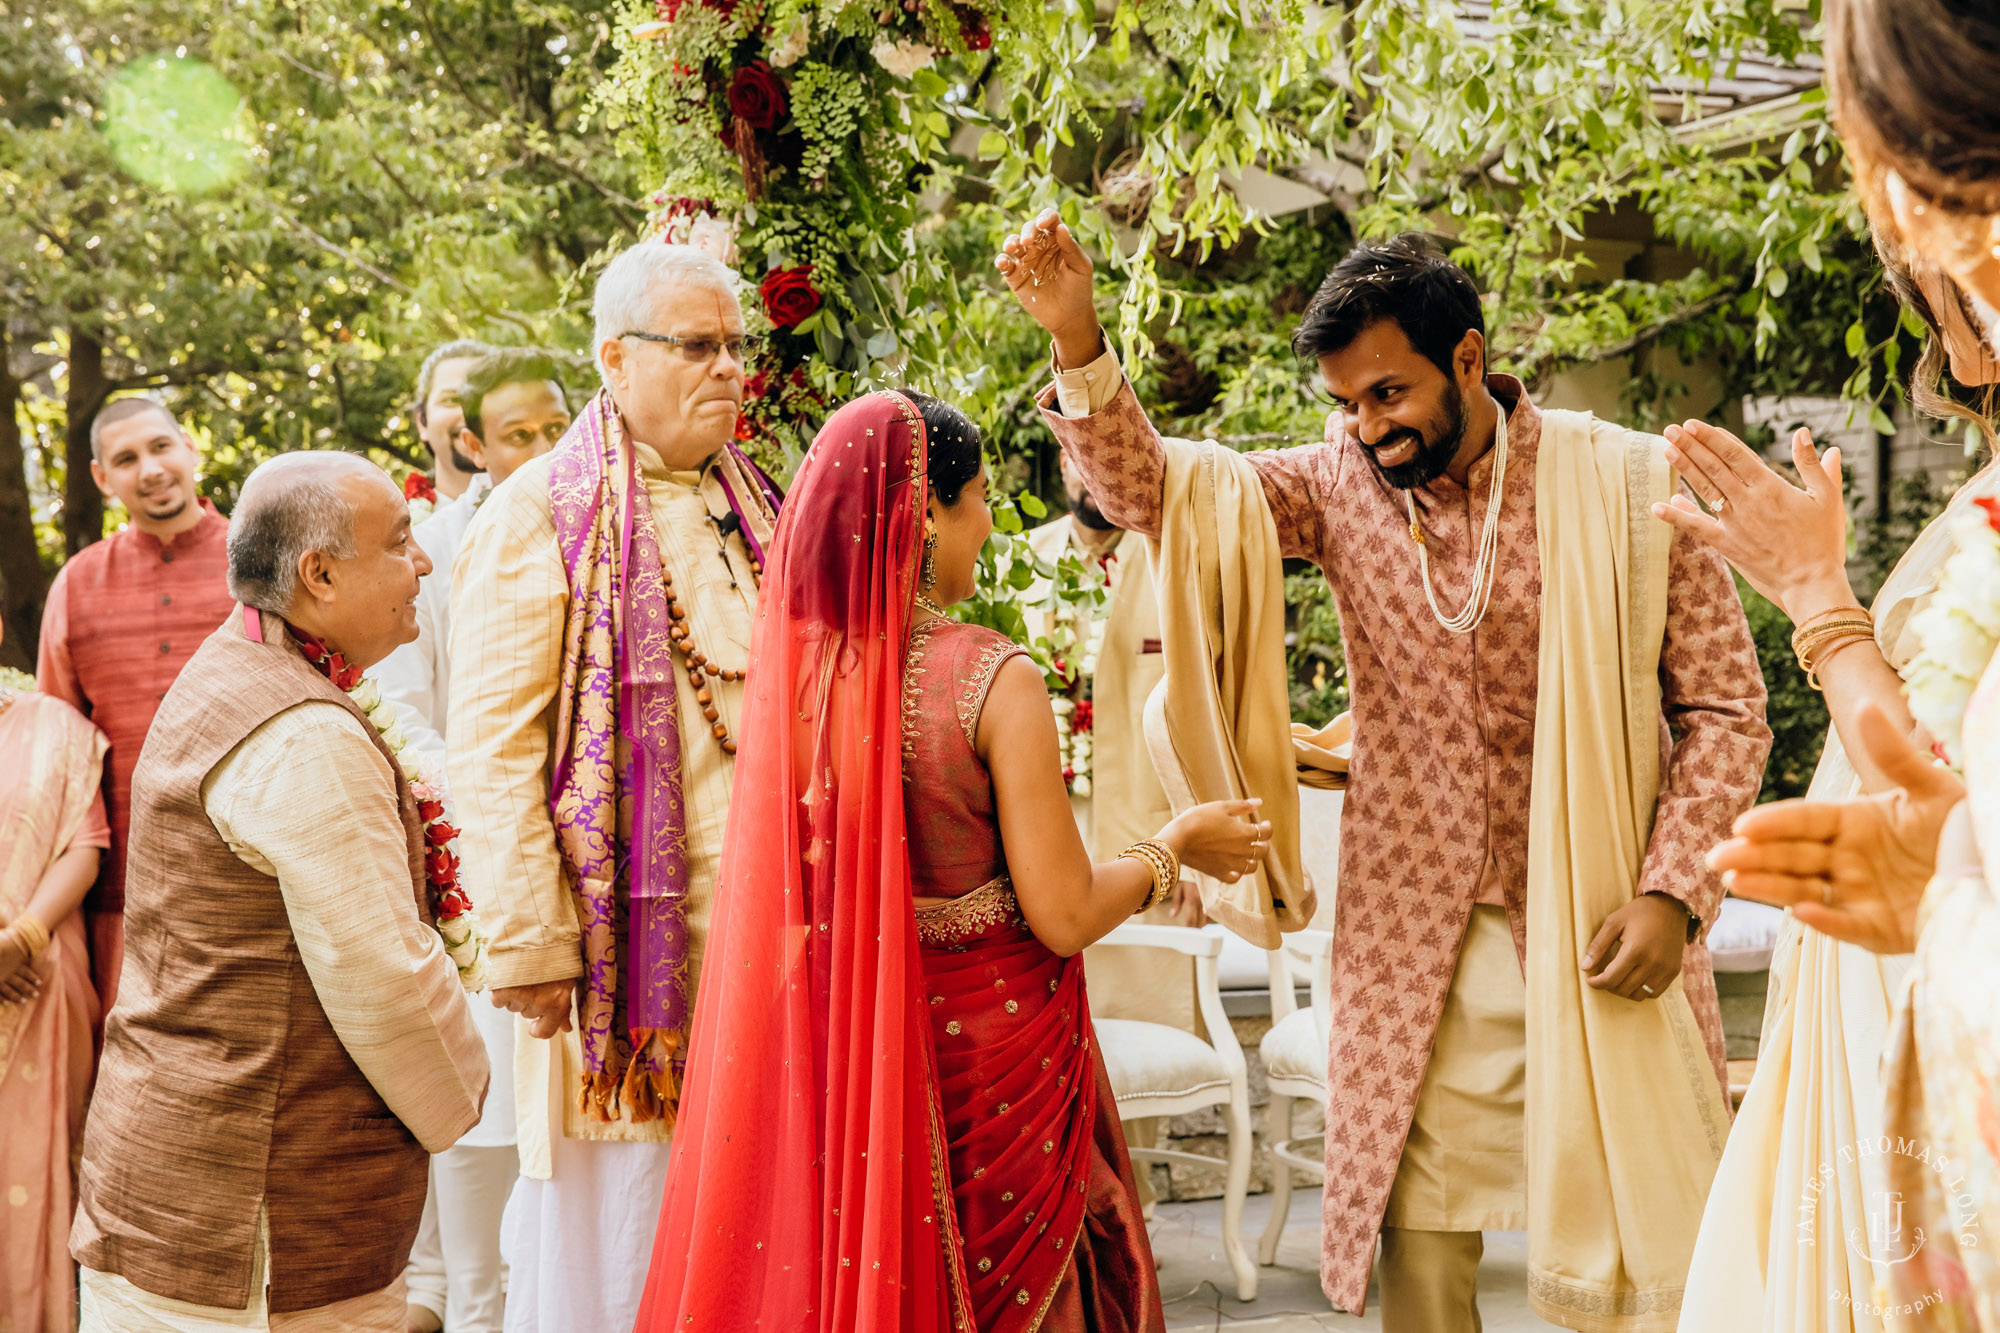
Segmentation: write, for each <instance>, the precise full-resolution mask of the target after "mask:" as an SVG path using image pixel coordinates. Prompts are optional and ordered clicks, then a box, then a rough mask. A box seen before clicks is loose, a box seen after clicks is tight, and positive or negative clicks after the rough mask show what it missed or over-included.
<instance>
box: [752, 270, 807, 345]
mask: <svg viewBox="0 0 2000 1333" xmlns="http://www.w3.org/2000/svg"><path fill="white" fill-rule="evenodd" d="M812 271H813V266H812V265H811V264H800V265H798V266H797V267H795V268H774V269H772V270H771V271H770V272H769V273H766V274H765V275H764V281H762V282H760V283H758V284H757V295H758V296H760V297H762V298H763V301H764V313H765V314H767V315H769V316H770V317H771V322H772V323H773V324H775V325H777V326H778V327H779V328H781V329H795V328H797V327H798V326H799V325H801V324H803V323H805V321H806V319H807V317H808V316H810V315H812V314H813V312H815V311H817V310H818V309H819V305H820V296H819V289H818V288H816V287H814V286H813V282H812Z"/></svg>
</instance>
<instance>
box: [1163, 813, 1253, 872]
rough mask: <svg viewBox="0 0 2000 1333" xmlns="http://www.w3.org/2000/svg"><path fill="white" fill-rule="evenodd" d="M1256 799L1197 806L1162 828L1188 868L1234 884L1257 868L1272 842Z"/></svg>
mask: <svg viewBox="0 0 2000 1333" xmlns="http://www.w3.org/2000/svg"><path fill="white" fill-rule="evenodd" d="M1263 808H1264V803H1263V802H1262V801H1259V800H1249V801H1210V802H1209V803H1208V804H1206V805H1197V806H1195V807H1194V808H1193V809H1191V810H1189V811H1188V812H1187V813H1186V814H1184V815H1181V816H1180V817H1179V818H1178V819H1176V820H1174V822H1173V823H1171V824H1169V825H1167V826H1166V828H1164V829H1163V830H1161V832H1160V838H1161V840H1162V841H1164V842H1165V843H1166V844H1167V845H1168V846H1169V847H1172V848H1173V849H1174V852H1175V854H1176V855H1178V856H1179V857H1180V858H1181V864H1182V865H1183V866H1185V867H1187V868H1188V869H1189V870H1195V871H1199V872H1200V873H1202V874H1204V875H1208V876H1211V877H1213V878H1215V879H1219V880H1221V881H1222V882H1223V883H1225V884H1234V883H1235V882H1236V881H1237V880H1239V879H1242V878H1243V877H1244V876H1245V875H1247V874H1249V873H1251V872H1252V871H1254V870H1255V869H1256V868H1257V864H1258V862H1260V861H1262V860H1263V859H1264V852H1265V850H1266V849H1267V848H1269V847H1270V845H1271V824H1270V821H1269V820H1266V819H1260V818H1258V815H1259V814H1260V812H1261V811H1262V810H1263Z"/></svg>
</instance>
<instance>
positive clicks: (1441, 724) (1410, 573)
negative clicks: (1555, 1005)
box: [998, 217, 1770, 1333]
mask: <svg viewBox="0 0 2000 1333" xmlns="http://www.w3.org/2000/svg"><path fill="white" fill-rule="evenodd" d="M998 266H999V268H1000V269H1001V271H1002V272H1003V273H1004V274H1005V275H1006V277H1007V278H1008V281H1009V283H1010V285H1011V286H1012V287H1013V288H1014V291H1015V294H1016V296H1017V297H1018V298H1019V299H1020V301H1021V303H1022V305H1023V307H1024V308H1026V309H1027V310H1028V312H1029V313H1030V314H1032V315H1033V316H1034V317H1035V318H1036V320H1037V321H1038V322H1040V323H1041V324H1042V325H1043V326H1044V327H1045V328H1046V329H1048V330H1049V332H1050V333H1051V334H1052V335H1053V338H1054V344H1055V346H1054V351H1055V368H1056V384H1055V385H1054V386H1053V387H1052V389H1051V390H1049V391H1048V392H1046V393H1045V394H1044V395H1043V400H1042V401H1043V405H1044V409H1045V411H1044V416H1045V419H1046V420H1047V421H1048V423H1049V425H1050V428H1051V429H1052V430H1053V431H1054V432H1055V434H1056V436H1057V438H1058V439H1059V440H1060V441H1061V443H1062V446H1063V449H1064V451H1065V453H1066V454H1067V455H1068V456H1069V457H1071V458H1072V459H1074V460H1075V461H1076V463H1077V465H1078V466H1079V467H1080V468H1081V470H1082V471H1083V474H1084V476H1085V478H1086V480H1087V482H1088V484H1089V487H1090V491H1091V494H1092V495H1093V496H1094V497H1095V498H1096V500H1097V502H1098V504H1099V506H1100V507H1101V508H1102V509H1103V511H1104V513H1105V514H1106V516H1107V517H1109V518H1110V519H1111V520H1112V521H1113V522H1114V523H1116V524H1118V525H1119V526H1120V527H1124V528H1129V529H1133V530H1135V531H1139V532H1143V533H1147V534H1149V535H1157V534H1158V532H1159V529H1160V524H1161V521H1162V488H1163V485H1164V477H1165V467H1166V453H1165V448H1164V446H1163V444H1162V441H1161V438H1160V436H1159V434H1158V432H1156V431H1155V429H1154V428H1153V425H1152V423H1151V422H1150V421H1148V420H1147V418H1146V414H1145V413H1144V411H1143V410H1142V409H1141V408H1140V406H1139V403H1138V400H1137V398H1136V397H1134V395H1133V393H1132V390H1131V387H1130V386H1129V384H1127V383H1126V381H1125V376H1124V373H1123V371H1122V369H1121V367H1120V366H1119V364H1118V361H1117V359H1116V358H1115V357H1114V356H1113V355H1112V354H1111V353H1110V352H1109V351H1108V350H1107V344H1106V342H1105V339H1104V336H1103V332H1102V329H1101V328H1100V327H1099V324H1098V319H1097V314H1096V311H1095V309H1094V307H1093V305H1092V296H1091V265H1090V261H1089V260H1088V258H1086V257H1085V256H1084V254H1083V252H1082V251H1081V249H1079V248H1078V247H1077V245H1076V243H1075V241H1074V239H1073V238H1071V237H1070V236H1069V234H1068V231H1067V229H1066V228H1064V227H1063V226H1062V225H1061V224H1060V223H1059V222H1057V221H1056V220H1054V218H1053V217H1044V218H1043V219H1040V220H1038V221H1037V222H1035V223H1032V224H1030V226H1029V228H1028V229H1026V231H1025V232H1024V235H1023V236H1021V237H1016V238H1011V239H1010V240H1009V241H1008V242H1007V245H1006V249H1005V252H1004V253H1003V254H1002V255H1001V256H1000V258H999V260H998ZM1296 345H1297V347H1298V350H1299V351H1300V353H1301V355H1302V356H1304V357H1306V358H1307V359H1309V360H1314V361H1316V362H1317V363H1318V368H1319V370H1320V372H1321V374H1322V375H1323V376H1324V377H1325V380H1326V384H1327V387H1328V389H1329V390H1330V391H1331V392H1332V394H1333V395H1334V397H1335V398H1336V399H1337V400H1339V402H1340V404H1341V409H1342V410H1341V411H1339V412H1336V413H1335V414H1334V416H1333V417H1332V418H1331V419H1330V420H1329V422H1328V432H1327V440H1326V442H1325V443H1323V444H1314V445H1306V446H1303V447H1299V448H1293V449H1277V450H1269V451H1263V452H1257V453H1252V454H1249V455H1247V457H1248V459H1249V461H1250V462H1251V464H1252V465H1253V466H1254V467H1255V469H1256V471H1257V473H1258V475H1259V477H1260V478H1261V480H1262V484H1263V491H1264V497H1265V500H1266V501H1267V503H1268V505H1269V508H1270V512H1271V515H1272V517H1273V519H1274V520H1275V522H1276V526H1277V532H1278V536H1279V540H1280V544H1281V547H1282V551H1283V554H1284V555H1285V556H1286V557H1288V558H1302V559H1307V560H1311V561H1313V562H1314V563H1315V564H1317V565H1318V566H1319V567H1320V568H1321V569H1322V570H1323V571H1324V573H1325V574H1326V577H1327V580H1328V582H1329V583H1330V584H1331V586H1332V589H1333V592H1334V595H1335V598H1336V600H1337V602H1338V605H1339V608H1340V613H1341V629H1342V633H1343V637H1344V638H1345V641H1346V645H1347V662H1348V668H1349V673H1350V679H1351V681H1352V687H1353V700H1354V735H1355V745H1354V758H1353V771H1352V781H1351V785H1350V787H1349V789H1348V793H1347V799H1346V804H1345V814H1344V817H1343V821H1342V842H1341V866H1340V876H1339V882H1338V888H1337V895H1338V898H1337V904H1336V911H1335V922H1336V924H1335V927H1334V930H1335V945H1334V998H1333V1013H1332V1020H1333V1022H1332V1034H1331V1045H1332V1049H1331V1051H1330V1052H1329V1070H1328V1087H1327V1091H1328V1096H1329V1106H1328V1117H1327V1162H1328V1165H1327V1177H1326V1181H1327V1183H1326V1198H1325V1228H1324V1233H1323V1235H1324V1240H1323V1246H1324V1253H1323V1257H1322V1263H1321V1277H1322V1281H1323V1283H1324V1285H1325V1288H1326V1291H1327V1295H1328V1296H1329V1297H1330V1298H1331V1299H1332V1300H1333V1302H1334V1303H1335V1304H1336V1305H1339V1306H1341V1307H1342V1308H1344V1309H1347V1310H1350V1311H1355V1312H1359V1311H1360V1310H1361V1308H1362V1305H1363V1301H1364V1298H1365V1295H1366V1292H1367V1287H1368V1278H1369V1271H1370V1267H1371V1263H1372V1262H1373V1260H1374V1256H1375V1246H1376V1241H1377V1238H1378V1236H1379V1237H1380V1240H1381V1247H1382V1248H1381V1264H1380V1268H1379V1270H1378V1271H1379V1280H1380V1294H1381V1301H1382V1317H1383V1328H1384V1329H1385V1330H1388V1331H1389V1333H1419V1331H1420V1333H1470V1331H1471V1330H1475V1329H1477V1328H1478V1326H1479V1324H1478V1313H1477V1305H1476V1299H1475V1285H1476V1273H1477V1269H1478V1262H1479V1256H1480V1253H1481V1239H1480V1233H1481V1232H1482V1231H1486V1230H1514V1229H1519V1228H1521V1227H1523V1226H1526V1225H1528V1222H1527V1195H1526V1189H1525V1184H1524V1181H1525V1174H1524V1164H1523V1158H1524V1153H1523V1101H1524V1088H1525V1084H1526V1078H1527V1065H1526V1058H1525V1035H1524V1034H1525V1031H1526V1018H1527V1007H1526V992H1525V986H1524V981H1523V976H1522V972H1523V968H1524V964H1525V961H1526V944H1527V923H1526V908H1527V887H1528V881H1529V874H1528V870H1529V867H1528V850H1529V836H1528V832H1529V810H1530V775H1531V771H1532V763H1533V757H1534V751H1535V718H1536V705H1537V692H1538V663H1539V659H1540V654H1541V645H1540V630H1541V623H1542V614H1543V607H1542V581H1543V571H1542V566H1541V557H1540V553H1539V550H1538V547H1537V523H1536V511H1537V501H1536V475H1537V468H1536V462H1535V460H1536V457H1537V451H1538V449H1539V448H1540V447H1541V446H1542V444H1543V439H1544V433H1543V428H1542V427H1543V419H1542V413H1541V412H1540V410H1539V409H1538V408H1537V407H1536V406H1535V404H1534V403H1533V402H1532V401H1530V399H1529V397H1528V394H1527V391H1526V389H1525V387H1524V386H1523V385H1522V384H1521V382H1520V381H1519V380H1517V379H1515V378H1514V377H1512V376H1508V375H1488V374H1487V373H1486V365H1485V337H1484V323H1483V318H1482V315H1481V312H1480V304H1479V297H1478V292H1477V290H1476V289H1475V288H1474V287H1473V285H1472V282H1471V280H1470V279H1469V278H1468V277H1467V276H1466V275H1465V274H1464V273H1463V272H1462V271H1460V270H1459V269H1458V268H1457V267H1456V266H1455V265H1452V264H1451V263H1450V262H1449V261H1448V260H1447V259H1445V258H1444V257H1443V256H1442V255H1440V254H1438V253H1437V252H1436V251H1435V249H1434V248H1432V247H1430V246H1429V245H1428V244H1427V243H1425V242H1423V241H1421V240H1419V239H1418V238H1414V237H1399V238H1397V239H1396V240H1393V241H1390V242H1388V243H1386V244H1384V245H1380V246H1363V247H1357V249H1356V250H1355V252H1354V253H1352V254H1350V255H1349V256H1348V257H1347V259H1345V260H1343V261H1342V262H1341V264H1340V265H1339V266H1338V267H1336V268H1335V269H1334V271H1333V273H1332V274H1330V275H1329V277H1328V279H1327V282H1326V284H1325V285H1324V286H1323V287H1322V288H1321V290H1320V293H1319V295H1318V296H1316V297H1315V299H1314V302H1313V305H1312V306H1311V307H1310V308H1309V309H1308V311H1307V313H1306V315H1305V317H1304V322H1303V326H1302V327H1301V329H1300V331H1299V335H1298V338H1297V339H1296ZM1058 408H1059V410H1054V409H1058ZM1634 438H1635V439H1636V438H1639V437H1634ZM1510 453H1511V455H1512V457H1511V461H1503V460H1506V459H1507V457H1508V455H1509V454H1510ZM1503 467H1504V473H1502V471H1501V469H1502V468H1503ZM1496 475H1502V476H1504V480H1501V481H1499V482H1498V483H1497V486H1498V491H1499V495H1498V503H1497V504H1491V503H1489V502H1491V501H1492V500H1493V499H1494V495H1495V489H1496V480H1495V478H1496ZM1418 529H1420V530H1421V538H1420V539H1419V538H1417V537H1416V536H1415V535H1414V534H1415V532H1416V530H1418ZM1482 550H1484V552H1485V554H1484V555H1483V556H1482ZM1667 559H1668V569H1667V592H1666V623H1665V636H1664V641H1663V644H1662V647H1661V649H1660V656H1659V682H1660V699H1661V707H1660V712H1661V721H1660V726H1659V731H1660V744H1661V764H1660V774H1661V781H1660V783H1659V791H1658V797H1657V805H1656V809H1655V810H1654V812H1653V819H1652V827H1651V838H1650V842H1649V843H1648V844H1647V849H1646V855H1645V858H1644V864H1643V867H1642V868H1641V869H1640V871H1639V875H1638V881H1637V891H1636V892H1635V894H1634V895H1633V896H1632V898H1631V900H1630V901H1629V902H1627V903H1625V905H1624V906H1622V907H1620V908H1618V909H1617V910H1615V911H1612V912H1611V913H1610V914H1609V915H1608V916H1607V917H1605V919H1604V920H1603V922H1602V924H1601V925H1600V926H1598V927H1597V931H1596V935H1595V937H1594V938H1592V939H1591V941H1590V943H1589V945H1588V949H1587V951H1586V953H1585V955H1584V957H1583V958H1582V959H1581V963H1582V970H1583V972H1584V974H1585V976H1586V978H1587V981H1588V984H1589V986H1590V987H1592V988H1595V989H1597V990H1599V991H1602V992H1608V993H1610V994H1612V995H1616V996H1620V997H1622V998H1623V999H1624V1000H1627V1001H1631V1002H1633V1003H1635V1004H1647V1003H1651V1002H1654V1001H1657V1000H1659V999H1661V997H1663V996H1666V995H1668V993H1669V989H1670V987H1672V986H1673V983H1674V982H1675V981H1676V980H1678V981H1679V982H1680V992H1681V993H1684V994H1685V997H1686V1003H1687V1005H1688V1007H1689V1008H1690V1009H1691V1010H1692V1013H1693V1018H1694V1020H1695V1022H1696V1024H1698V1026H1699V1029H1700V1036H1701V1037H1702V1038H1703V1039H1704V1040H1703V1043H1702V1044H1704V1045H1705V1046H1706V1047H1707V1053H1708V1056H1709V1059H1710V1060H1711V1061H1712V1062H1713V1064H1714V1066H1715V1071H1714V1072H1715V1077H1716V1079H1717V1080H1718V1082H1722V1083H1724V1085H1725V1086H1726V1079H1725V1076H1724V1072H1723V1048H1722V1028H1721V1016H1720V1011H1719V1006H1718V1003H1717V1000H1716V995H1715V986H1714V981H1713V977H1712V974H1711V971H1710V966H1709V961H1708V953H1707V949H1706V948H1705V946H1704V945H1703V944H1702V943H1701V929H1702V926H1703V924H1704V923H1705V922H1708V921H1710V920H1712V919H1713V918H1714V916H1715V913H1716V910H1717V906H1718V904H1719V902H1720V900H1721V897H1722V889H1721V885H1720V883H1719V882H1718V881H1717V879H1716V877H1715V876H1714V875H1713V874H1712V873H1711V872H1710V871H1709V870H1708V869H1707V867H1706V865H1705V863H1704V861H1703V854H1704V853H1705V852H1706V851H1707V849H1708V848H1710V847H1712V846H1714V845H1715V844H1716V843H1717V842H1718V841H1720V840H1721V839H1722V838H1724V837H1726V836H1727V835H1728V832H1729V829H1730V827H1731V825H1732V823H1733V822H1734V821H1735V819H1736V817H1737V816H1738V815H1739V814H1741V813H1742V812H1743V811H1744V810H1745V809H1747V808H1748V807H1749V805H1750V803H1751V802H1752V801H1753V800H1754V799H1755V797H1756V794H1757V790H1758V787H1759V784H1760V780H1761V775H1762V772H1763V765H1764V759H1765V757H1766V754H1767V753H1768V751H1769V747H1770V731H1769V729H1768V728H1767V727H1766V725H1765V722H1764V683H1763V678H1762V675H1761V673H1760V671H1759V668H1758V663H1757V657H1756V651H1755V647H1754V644H1753V643H1752V640H1751V637H1750V631H1749V626H1748V624H1747V622H1746V620H1745V618H1744V615H1743V609H1742V605H1741V603H1740V602H1739V601H1738V599H1737V596H1736V592H1735V589H1734V586H1733V584H1732V582H1731V580H1730V577H1729V572H1728V568H1727V566H1726V565H1725V564H1724V563H1723V562H1722V560H1721V559H1719V558H1718V557H1717V556H1716V555H1715V554H1714V552H1713V551H1712V550H1710V549H1707V548H1705V547H1703V546H1702V545H1701V544H1700V543H1698V542H1693V541H1683V540H1681V539H1680V536H1679V534H1676V535H1675V537H1674V540H1673V542H1672V545H1671V547H1670V548H1669V552H1668V557H1667ZM1448 622H1449V623H1448ZM1615 647H1616V645H1613V648H1614V649H1615ZM1671 1054H1673V1053H1672V1052H1668V1051H1664V1050H1663V1051H1661V1052H1659V1053H1658V1055H1659V1058H1660V1059H1662V1060H1665V1059H1667V1058H1669V1056H1670V1055H1671ZM1676 1067H1678V1066H1676ZM1709 1091H1710V1093H1711V1094H1714V1093H1715V1092H1716V1089H1713V1088H1711V1089H1710V1090H1709ZM1606 1132H1607V1133H1611V1134H1615V1133H1616V1132H1618V1127H1617V1126H1615V1125H1613V1126H1607V1127H1606ZM1715 1152H1716V1153H1719V1152H1720V1146H1719V1143H1718V1144H1717V1145H1715ZM1684 1239H1685V1241H1686V1243H1687V1244H1688V1246H1690V1247H1691V1245H1692V1241H1693V1236H1692V1234H1689V1235H1688V1236H1687V1237H1685V1238H1684ZM1683 1271H1684V1266H1683ZM1649 1294H1650V1293H1649ZM1659 1295H1660V1297H1661V1299H1660V1301H1659V1302H1657V1303H1655V1304H1654V1305H1652V1306H1649V1307H1648V1309H1647V1310H1645V1311H1643V1312H1641V1311H1636V1310H1635V1311H1632V1312H1629V1313H1631V1314H1632V1315H1635V1316H1636V1317H1635V1318H1634V1319H1632V1320H1631V1321H1630V1322H1629V1323H1628V1322H1626V1318H1625V1316H1626V1315H1627V1314H1628V1312H1627V1311H1624V1310H1622V1309H1620V1310H1618V1311H1617V1312H1616V1313H1615V1314H1612V1315H1611V1316H1610V1322H1605V1323H1603V1324H1602V1326H1603V1327H1606V1328H1610V1327H1632V1328H1653V1327H1671V1325H1672V1319H1673V1312H1672V1308H1669V1307H1668V1306H1667V1305H1666V1304H1665V1301H1666V1293H1664V1292H1662V1293H1659ZM1671 1295H1672V1305H1673V1306H1677V1305H1678V1296H1679V1291H1678V1287H1677V1286H1676V1287H1674V1289H1673V1290H1672V1293H1671ZM1662 1321H1664V1323H1662ZM1569 1326H1571V1327H1597V1326H1599V1325H1592V1324H1583V1323H1571V1324H1569Z"/></svg>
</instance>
